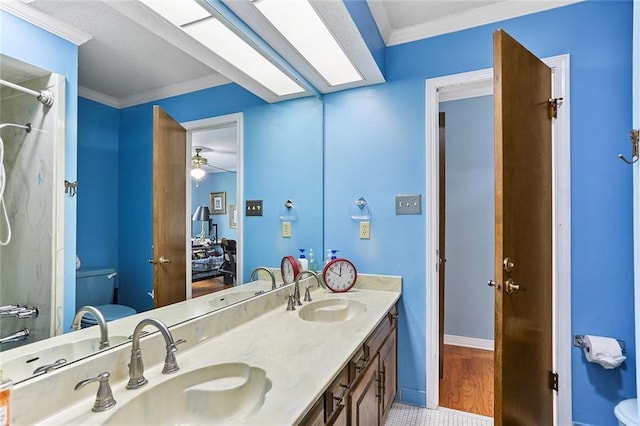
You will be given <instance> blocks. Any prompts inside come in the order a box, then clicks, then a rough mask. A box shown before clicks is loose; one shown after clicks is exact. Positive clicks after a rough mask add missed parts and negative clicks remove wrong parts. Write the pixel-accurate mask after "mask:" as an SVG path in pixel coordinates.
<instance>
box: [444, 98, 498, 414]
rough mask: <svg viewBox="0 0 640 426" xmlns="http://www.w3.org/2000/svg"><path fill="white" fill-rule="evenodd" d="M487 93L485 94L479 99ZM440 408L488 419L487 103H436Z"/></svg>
mask: <svg viewBox="0 0 640 426" xmlns="http://www.w3.org/2000/svg"><path fill="white" fill-rule="evenodd" d="M485 92H488V93H485ZM439 111H440V113H439V127H440V132H439V133H440V138H439V145H440V161H439V167H440V172H439V176H440V184H439V186H440V187H439V191H440V209H439V215H440V231H439V232H440V234H439V240H440V248H439V252H440V258H441V259H442V261H441V262H440V276H439V279H440V280H441V281H442V283H441V285H440V297H441V300H440V306H439V308H440V311H441V312H440V330H439V333H440V338H441V346H440V363H441V368H440V383H439V394H440V396H439V404H440V406H441V407H445V408H450V409H455V410H460V411H464V412H468V413H473V414H478V415H482V416H487V417H493V402H494V399H493V396H494V392H493V386H494V383H493V371H494V369H493V362H494V357H493V348H494V345H493V312H494V301H493V293H492V292H490V291H487V288H486V286H483V285H480V284H481V283H483V281H486V277H490V276H492V274H493V265H494V245H495V235H494V229H495V226H494V211H495V208H494V202H495V201H494V160H493V96H492V94H491V90H490V87H489V88H487V90H485V91H480V90H476V91H474V92H471V93H467V92H465V91H459V92H449V93H448V94H443V96H441V98H440V106H439Z"/></svg>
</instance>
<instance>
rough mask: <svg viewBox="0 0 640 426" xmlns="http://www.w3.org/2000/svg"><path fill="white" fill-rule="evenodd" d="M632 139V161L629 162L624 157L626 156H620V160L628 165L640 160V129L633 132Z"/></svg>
mask: <svg viewBox="0 0 640 426" xmlns="http://www.w3.org/2000/svg"><path fill="white" fill-rule="evenodd" d="M630 139H631V155H632V157H631V161H629V160H627V159H626V158H625V157H624V155H622V154H618V158H619V159H621V160H622V161H624V162H625V163H627V164H633V163H636V162H637V161H638V160H639V159H640V157H639V156H638V141H639V140H640V130H638V129H633V130H631V132H630Z"/></svg>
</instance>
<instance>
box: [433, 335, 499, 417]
mask: <svg viewBox="0 0 640 426" xmlns="http://www.w3.org/2000/svg"><path fill="white" fill-rule="evenodd" d="M443 370H444V375H443V378H442V379H440V406H441V407H446V408H451V409H454V410H460V411H465V412H467V413H474V414H480V415H482V416H488V417H493V351H487V350H481V349H472V348H465V347H462V346H452V345H444V367H443Z"/></svg>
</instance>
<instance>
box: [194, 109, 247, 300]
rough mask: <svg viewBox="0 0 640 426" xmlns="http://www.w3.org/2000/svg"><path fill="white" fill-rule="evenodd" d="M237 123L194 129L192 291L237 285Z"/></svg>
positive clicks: (200, 292)
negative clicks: (199, 129)
mask: <svg viewBox="0 0 640 426" xmlns="http://www.w3.org/2000/svg"><path fill="white" fill-rule="evenodd" d="M237 172H238V154H237V126H236V123H235V122H233V123H226V124H224V125H221V126H218V127H215V128H210V129H205V130H201V131H194V132H192V133H191V215H192V216H191V223H192V227H191V295H192V297H199V296H203V295H205V294H210V293H213V292H216V291H219V290H224V289H227V288H230V287H233V285H234V283H235V282H236V271H237V266H236V250H237V241H238V238H237V235H238V232H237V226H238V224H237V213H236V206H237Z"/></svg>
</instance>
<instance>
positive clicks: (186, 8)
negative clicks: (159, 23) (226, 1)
mask: <svg viewBox="0 0 640 426" xmlns="http://www.w3.org/2000/svg"><path fill="white" fill-rule="evenodd" d="M140 1H141V2H142V3H144V4H145V5H146V6H147V7H149V8H150V9H152V10H154V11H155V12H156V13H158V14H159V15H160V16H162V17H164V18H165V19H167V20H168V21H169V22H171V23H172V24H173V25H176V26H178V27H179V26H181V25H185V24H188V23H189V22H194V21H198V20H200V19H204V18H207V17H209V16H211V14H210V13H209V12H207V11H206V10H205V9H204V8H203V7H202V6H200V5H199V4H198V3H196V2H193V1H176V0H140Z"/></svg>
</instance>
